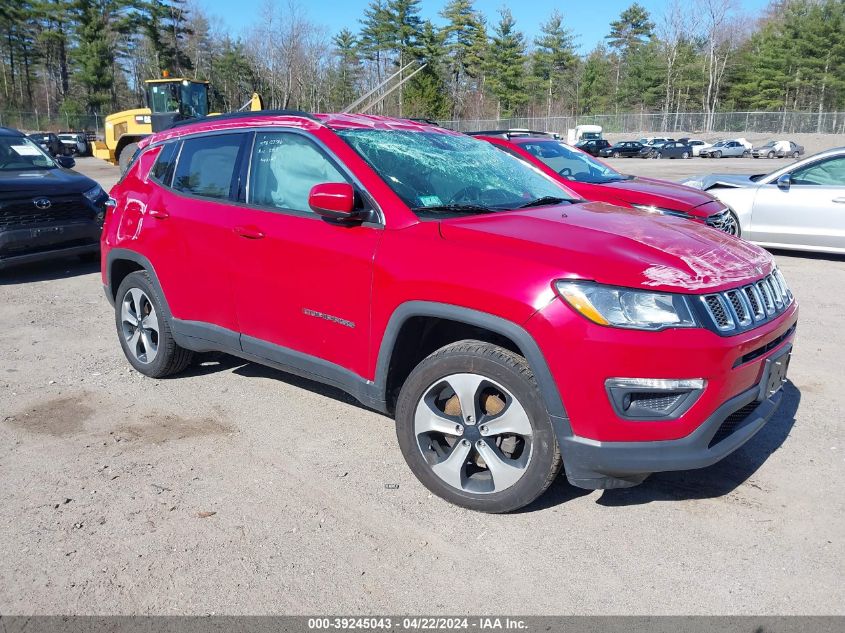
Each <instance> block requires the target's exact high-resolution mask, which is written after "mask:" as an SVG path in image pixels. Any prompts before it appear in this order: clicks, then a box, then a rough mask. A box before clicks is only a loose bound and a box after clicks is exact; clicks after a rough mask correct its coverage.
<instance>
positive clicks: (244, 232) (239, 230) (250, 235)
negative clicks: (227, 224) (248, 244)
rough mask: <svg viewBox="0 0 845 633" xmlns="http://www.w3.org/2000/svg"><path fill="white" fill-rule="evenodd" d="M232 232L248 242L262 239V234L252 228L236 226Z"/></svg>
mask: <svg viewBox="0 0 845 633" xmlns="http://www.w3.org/2000/svg"><path fill="white" fill-rule="evenodd" d="M234 231H235V233H236V234H237V235H239V236H240V237H243V238H245V239H248V240H260V239H262V238H263V237H264V233H263V232H262V231H260V230H259V229H257V228H256V227H254V226H236V227H235V228H234Z"/></svg>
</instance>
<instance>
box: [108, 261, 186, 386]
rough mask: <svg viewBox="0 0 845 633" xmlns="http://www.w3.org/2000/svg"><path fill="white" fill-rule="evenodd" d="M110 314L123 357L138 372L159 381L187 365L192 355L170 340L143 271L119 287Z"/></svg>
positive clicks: (126, 279) (155, 297)
mask: <svg viewBox="0 0 845 633" xmlns="http://www.w3.org/2000/svg"><path fill="white" fill-rule="evenodd" d="M114 312H115V320H116V325H117V334H118V337H119V338H120V345H121V347H122V348H123V353H124V354H125V355H126V359H127V360H128V361H129V362H130V363H131V365H132V366H133V367H134V368H135V369H137V370H138V371H139V372H141V373H142V374H144V375H145V376H150V377H152V378H163V377H164V376H169V375H170V374H175V373H177V372H180V371H182V370H183V369H185V367H187V366H188V365H189V364H190V362H191V359H192V357H193V353H192V352H190V351H188V350H186V349H183V348H181V347H179V346H178V345H177V344H176V342H175V341H174V340H173V334H172V333H171V331H170V324H169V323H168V319H167V316H166V315H165V313H164V310H163V309H162V306H161V303H160V302H159V300H158V296H157V294H156V291H155V288H154V287H153V284H152V282H151V280H150V277H149V275H148V274H147V272H146V271H138V272H134V273H130V274H129V275H127V276H126V278H125V279H124V280H123V281H122V282H121V283H120V287H119V288H118V289H117V296H116V300H115V303H114Z"/></svg>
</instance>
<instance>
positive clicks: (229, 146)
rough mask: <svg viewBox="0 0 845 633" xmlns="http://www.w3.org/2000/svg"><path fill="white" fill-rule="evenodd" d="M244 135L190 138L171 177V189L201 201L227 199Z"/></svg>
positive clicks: (185, 141) (183, 145) (183, 144)
mask: <svg viewBox="0 0 845 633" xmlns="http://www.w3.org/2000/svg"><path fill="white" fill-rule="evenodd" d="M243 137H244V135H243V134H218V135H215V136H200V137H198V138H189V139H186V140H184V141H183V142H182V151H181V152H180V153H179V161H178V162H177V164H176V171H175V172H174V175H173V188H174V189H176V190H177V191H181V192H183V193H189V194H193V195H195V196H202V197H204V198H228V197H229V189H230V187H231V185H232V174H233V173H234V172H235V165H236V163H237V161H238V152H239V150H240V147H241V141H242V140H243Z"/></svg>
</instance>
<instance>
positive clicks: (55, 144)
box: [29, 132, 65, 156]
mask: <svg viewBox="0 0 845 633" xmlns="http://www.w3.org/2000/svg"><path fill="white" fill-rule="evenodd" d="M29 138H31V139H32V140H33V141H35V142H36V143H38V144H39V145H40V146H41V148H42V149H43V150H44V151H45V152H47V153H48V154H50V156H63V155H64V153H65V146H64V145H63V144H62V142H61V141H60V140H59V137H58V136H56V135H55V134H54V133H53V132H33V133H32V134H30V135H29Z"/></svg>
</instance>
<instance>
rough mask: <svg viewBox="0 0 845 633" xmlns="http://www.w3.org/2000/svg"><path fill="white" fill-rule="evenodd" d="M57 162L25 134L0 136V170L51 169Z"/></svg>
mask: <svg viewBox="0 0 845 633" xmlns="http://www.w3.org/2000/svg"><path fill="white" fill-rule="evenodd" d="M55 166H56V163H55V162H54V161H53V159H52V158H50V157H49V156H48V155H47V154H45V153H44V150H42V149H41V148H40V147H39V146H38V144H37V143H34V142H32V140H30V139H28V138H26V137H25V136H0V171H19V170H26V169H51V168H53V167H55Z"/></svg>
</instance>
